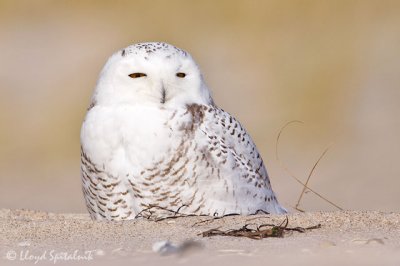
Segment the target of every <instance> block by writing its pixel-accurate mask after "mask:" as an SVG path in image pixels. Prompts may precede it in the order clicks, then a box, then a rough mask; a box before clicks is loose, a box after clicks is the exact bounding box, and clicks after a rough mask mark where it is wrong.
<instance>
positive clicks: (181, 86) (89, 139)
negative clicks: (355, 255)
mask: <svg viewBox="0 0 400 266" xmlns="http://www.w3.org/2000/svg"><path fill="white" fill-rule="evenodd" d="M81 149H82V151H81V158H82V164H81V170H82V171H81V172H82V181H83V191H84V196H85V200H86V204H87V207H88V210H89V213H90V214H91V217H92V218H93V219H108V220H124V219H133V218H135V217H137V216H138V215H142V216H149V215H153V216H166V215H172V214H174V213H173V212H174V211H179V212H180V213H184V214H196V215H218V216H221V215H226V214H230V213H239V214H252V213H255V212H257V211H259V210H262V211H265V212H269V213H285V212H286V210H285V209H284V208H282V207H281V206H280V205H279V203H278V201H277V199H276V197H275V195H274V192H273V191H272V188H271V185H270V181H269V178H268V175H267V172H266V169H265V166H264V164H263V161H262V159H261V157H260V155H259V153H258V151H257V149H256V146H255V144H254V143H253V141H252V140H251V138H250V136H249V135H248V134H247V132H246V130H245V129H244V128H243V127H242V126H241V125H240V123H239V122H238V121H237V120H236V119H235V118H233V117H232V116H231V115H230V114H228V113H226V112H225V111H223V110H222V109H219V108H218V107H216V105H215V104H214V102H213V100H212V98H211V95H210V92H209V90H208V88H207V86H206V85H205V83H204V81H203V79H202V76H201V73H200V70H199V68H198V66H197V65H196V63H195V62H194V60H193V59H192V57H191V56H190V55H189V54H188V53H187V52H185V51H183V50H181V49H178V48H176V47H174V46H172V45H169V44H165V43H141V44H135V45H131V46H129V47H127V48H125V49H123V50H121V51H118V52H117V53H115V54H114V55H112V56H111V57H110V59H109V60H108V62H107V63H106V65H105V66H104V68H103V70H102V72H101V74H100V78H99V80H98V83H97V86H96V89H95V92H94V94H93V97H92V101H91V104H90V106H89V108H88V112H87V115H86V117H85V120H84V122H83V125H82V129H81Z"/></svg>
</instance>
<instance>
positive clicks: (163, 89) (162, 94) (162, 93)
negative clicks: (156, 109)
mask: <svg viewBox="0 0 400 266" xmlns="http://www.w3.org/2000/svg"><path fill="white" fill-rule="evenodd" d="M166 94H167V93H166V90H165V87H164V85H163V86H162V89H161V101H160V103H162V104H164V103H165V97H166Z"/></svg>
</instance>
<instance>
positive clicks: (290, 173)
mask: <svg viewBox="0 0 400 266" xmlns="http://www.w3.org/2000/svg"><path fill="white" fill-rule="evenodd" d="M293 123H301V124H304V122H302V121H299V120H293V121H290V122H288V123H286V124H285V125H284V126H283V127H282V128H281V130H280V131H279V133H278V137H277V138H276V146H275V156H276V159H277V161H278V162H279V164H280V165H281V167H282V168H283V169H284V170H285V172H286V173H288V174H289V175H290V176H291V177H292V178H293V179H294V180H296V181H297V182H298V183H299V184H300V185H302V186H303V190H302V192H301V194H300V197H299V200H298V202H297V204H296V206H295V208H296V210H298V211H301V212H303V210H301V209H299V208H298V206H299V204H300V200H301V198H302V196H303V194H304V192H305V191H306V189H308V190H309V191H311V192H312V193H314V194H315V195H316V196H318V197H319V198H321V199H322V200H324V201H326V202H328V203H329V204H330V205H332V206H334V207H335V208H337V209H339V210H343V209H342V208H341V207H339V206H338V205H337V204H335V203H333V202H332V201H330V200H328V199H327V198H326V197H324V196H322V195H321V194H319V193H318V192H316V191H314V190H313V189H311V188H310V187H309V186H308V181H309V180H310V177H311V175H312V174H313V172H314V169H315V168H316V166H317V165H318V163H319V161H320V160H321V159H322V157H323V156H324V155H325V153H326V152H327V151H328V149H329V148H327V149H325V151H324V152H323V153H322V155H321V156H320V158H319V159H318V161H317V162H316V163H315V164H314V166H313V168H312V169H311V171H310V174H309V175H308V178H307V182H306V183H303V182H302V181H301V180H300V179H298V178H297V177H296V176H295V175H294V174H293V173H292V172H291V171H290V170H289V168H288V167H287V166H286V165H285V164H284V163H283V162H282V161H281V160H280V158H279V152H278V146H279V139H280V137H281V134H282V132H283V130H284V129H285V128H286V127H287V126H289V125H290V124H293Z"/></svg>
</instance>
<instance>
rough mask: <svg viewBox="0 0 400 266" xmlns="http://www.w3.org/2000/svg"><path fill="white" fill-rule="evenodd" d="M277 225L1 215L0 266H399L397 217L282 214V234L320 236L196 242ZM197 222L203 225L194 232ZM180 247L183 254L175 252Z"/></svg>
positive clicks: (255, 220)
mask: <svg viewBox="0 0 400 266" xmlns="http://www.w3.org/2000/svg"><path fill="white" fill-rule="evenodd" d="M284 219H285V216H279V215H256V216H229V217H224V218H222V219H218V220H210V218H208V217H183V218H177V219H168V220H163V221H158V222H155V221H149V220H144V219H137V220H133V221H126V222H94V221H92V220H91V219H90V217H89V216H88V215H87V214H54V213H47V212H41V211H32V210H9V209H2V210H0V235H1V240H0V252H1V253H0V254H1V257H2V258H1V260H0V265H17V264H24V265H27V264H29V265H34V264H35V263H36V265H48V264H57V265H110V264H113V263H115V262H120V263H121V264H122V263H123V264H127V265H139V264H145V265H176V264H183V265H185V264H190V265H204V264H207V265H222V264H224V265H227V264H228V265H338V264H340V265H400V213H382V212H378V211H337V212H308V213H295V214H289V215H288V219H289V227H296V226H300V227H308V226H313V225H316V224H321V228H319V229H314V230H310V231H307V232H305V233H299V232H288V233H286V234H285V235H284V237H282V238H267V239H262V240H253V239H248V238H237V237H227V236H214V237H203V236H202V235H201V233H202V232H204V231H206V230H209V229H212V228H219V229H220V230H226V229H238V228H240V227H242V226H243V225H244V224H254V225H260V224H265V223H273V224H280V223H281V222H282V221H283V220H284ZM204 220H209V221H206V222H202V223H200V224H196V223H198V222H201V221H204ZM167 240H168V241H170V244H171V245H176V246H178V248H177V249H175V251H176V252H171V254H166V255H162V254H160V252H155V251H154V250H153V245H154V244H155V243H158V245H160V243H159V242H160V241H167ZM188 240H190V241H191V242H187V241H188ZM185 241H186V242H185ZM182 243H185V244H184V246H185V248H181V249H179V245H182ZM188 243H189V244H188ZM172 251H174V250H173V249H172Z"/></svg>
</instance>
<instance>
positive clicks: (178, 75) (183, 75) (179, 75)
mask: <svg viewBox="0 0 400 266" xmlns="http://www.w3.org/2000/svg"><path fill="white" fill-rule="evenodd" d="M176 76H177V77H178V78H184V77H186V74H185V73H183V72H178V73H176Z"/></svg>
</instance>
